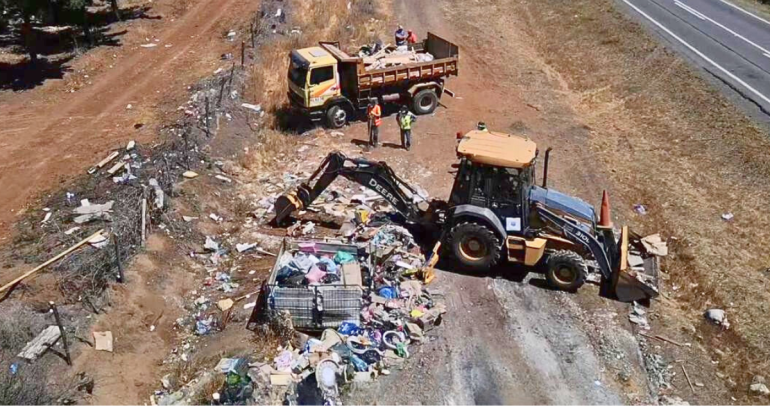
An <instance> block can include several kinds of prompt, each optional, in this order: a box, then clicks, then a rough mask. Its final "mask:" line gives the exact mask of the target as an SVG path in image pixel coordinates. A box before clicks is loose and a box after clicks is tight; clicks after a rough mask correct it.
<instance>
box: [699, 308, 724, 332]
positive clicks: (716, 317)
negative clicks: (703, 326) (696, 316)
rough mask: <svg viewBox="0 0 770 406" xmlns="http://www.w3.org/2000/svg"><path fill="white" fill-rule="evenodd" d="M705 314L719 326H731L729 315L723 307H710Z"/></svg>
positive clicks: (707, 318)
mask: <svg viewBox="0 0 770 406" xmlns="http://www.w3.org/2000/svg"><path fill="white" fill-rule="evenodd" d="M703 315H704V317H706V320H708V321H710V322H712V323H714V324H716V325H718V326H722V328H724V329H728V328H730V322H729V321H727V315H726V314H725V311H724V310H722V309H708V310H706V313H704V314H703Z"/></svg>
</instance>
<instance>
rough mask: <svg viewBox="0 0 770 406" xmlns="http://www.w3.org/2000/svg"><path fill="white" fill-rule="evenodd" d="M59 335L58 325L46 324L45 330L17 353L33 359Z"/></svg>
mask: <svg viewBox="0 0 770 406" xmlns="http://www.w3.org/2000/svg"><path fill="white" fill-rule="evenodd" d="M59 337H61V330H59V326H48V327H47V328H46V329H45V330H43V331H42V332H40V334H38V335H37V337H35V339H33V340H32V341H30V342H28V343H27V345H25V346H24V348H23V349H22V350H21V352H20V353H19V355H18V356H19V357H20V358H24V359H28V360H30V361H34V360H36V359H37V357H39V356H40V355H41V354H42V353H44V352H45V351H46V350H47V349H48V348H50V347H51V346H52V345H54V343H56V341H57V340H58V339H59Z"/></svg>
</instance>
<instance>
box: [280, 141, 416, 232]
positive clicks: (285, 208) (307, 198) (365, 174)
mask: <svg viewBox="0 0 770 406" xmlns="http://www.w3.org/2000/svg"><path fill="white" fill-rule="evenodd" d="M338 176H342V177H344V178H346V179H348V180H350V181H352V182H356V183H358V184H360V185H362V186H365V187H367V188H369V189H371V190H373V191H375V192H377V194H379V195H380V196H382V197H383V198H385V200H386V201H387V202H388V203H390V204H391V205H392V206H393V207H394V208H395V209H396V210H398V212H399V213H401V214H402V215H404V217H406V219H407V220H408V221H418V219H420V218H421V217H422V214H423V213H422V211H421V210H420V209H419V208H418V207H417V205H416V204H415V203H414V202H413V201H412V196H413V195H417V191H415V190H414V189H413V188H412V187H411V186H409V185H408V184H407V183H406V182H404V181H403V180H402V179H401V178H399V177H398V176H397V175H396V174H395V173H394V172H393V169H391V168H390V166H388V164H386V163H385V162H375V161H368V160H365V159H355V158H348V157H346V156H345V155H344V154H343V153H342V152H339V151H335V152H332V153H330V154H329V155H327V156H326V159H324V161H323V163H321V165H320V166H319V167H318V169H316V171H315V172H314V173H313V174H312V175H311V176H310V178H309V179H308V180H307V181H306V182H304V183H302V184H301V185H300V186H299V187H298V188H297V190H296V191H295V192H290V193H287V194H284V195H283V196H281V197H279V198H278V200H277V201H276V202H275V218H274V219H273V222H274V223H275V224H282V223H283V222H284V221H285V220H286V219H287V218H288V217H289V215H291V213H292V212H293V211H295V210H300V209H302V208H305V207H308V206H310V205H311V204H313V202H314V201H315V200H316V199H317V198H318V196H320V195H321V193H323V191H324V190H326V188H328V187H329V185H330V184H331V183H332V182H334V180H335V179H337V177H338Z"/></svg>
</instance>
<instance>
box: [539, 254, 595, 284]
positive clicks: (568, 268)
mask: <svg viewBox="0 0 770 406" xmlns="http://www.w3.org/2000/svg"><path fill="white" fill-rule="evenodd" d="M546 266H547V269H546V271H545V279H546V280H547V281H548V284H549V285H551V286H552V287H554V288H556V289H559V290H564V291H567V292H575V291H577V290H578V289H579V288H580V287H581V286H583V284H584V283H585V281H586V275H588V266H586V262H585V260H584V259H583V257H581V256H580V255H579V254H578V253H577V252H574V251H567V250H561V251H556V252H554V253H552V254H550V255H549V256H548V260H547V262H546Z"/></svg>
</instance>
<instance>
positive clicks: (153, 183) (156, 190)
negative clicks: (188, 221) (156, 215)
mask: <svg viewBox="0 0 770 406" xmlns="http://www.w3.org/2000/svg"><path fill="white" fill-rule="evenodd" d="M149 184H150V187H151V188H152V190H153V194H154V195H155V200H154V203H155V208H156V209H158V210H162V209H163V204H164V202H163V200H164V199H165V194H164V193H163V189H161V187H160V184H159V183H158V180H157V179H154V178H153V179H150V181H149Z"/></svg>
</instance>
